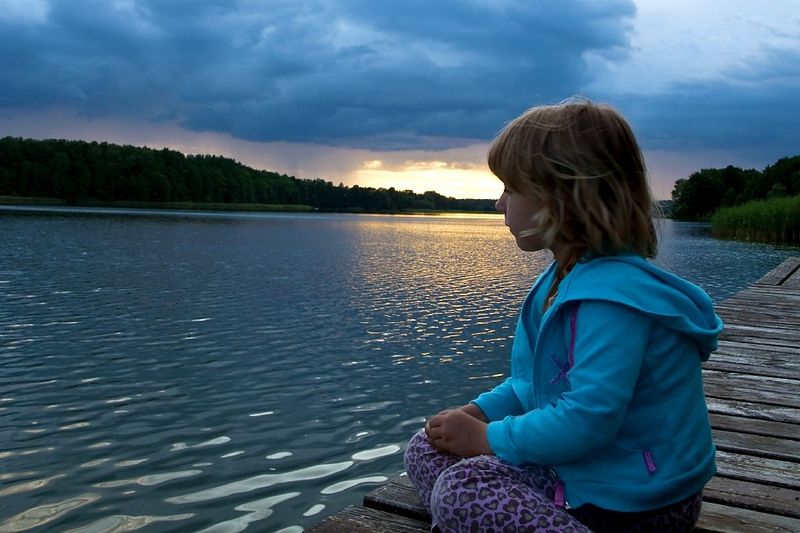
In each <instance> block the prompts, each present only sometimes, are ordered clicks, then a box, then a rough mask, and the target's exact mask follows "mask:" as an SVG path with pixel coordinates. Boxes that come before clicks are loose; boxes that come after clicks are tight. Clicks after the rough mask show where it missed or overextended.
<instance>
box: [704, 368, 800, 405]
mask: <svg viewBox="0 0 800 533" xmlns="http://www.w3.org/2000/svg"><path fill="white" fill-rule="evenodd" d="M703 383H705V384H706V388H707V389H709V390H711V389H713V388H714V387H717V388H722V389H724V390H725V391H726V392H727V397H728V398H730V399H736V400H752V401H754V402H757V403H770V404H774V405H785V406H787V407H797V408H800V380H796V379H790V378H778V377H769V376H754V375H752V374H745V373H733V372H719V371H716V370H711V369H708V370H703Z"/></svg>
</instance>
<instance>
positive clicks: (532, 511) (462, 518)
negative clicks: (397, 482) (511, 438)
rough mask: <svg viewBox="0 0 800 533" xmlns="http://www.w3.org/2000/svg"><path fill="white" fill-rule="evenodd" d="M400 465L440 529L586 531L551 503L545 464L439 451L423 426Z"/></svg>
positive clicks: (551, 482) (561, 509)
mask: <svg viewBox="0 0 800 533" xmlns="http://www.w3.org/2000/svg"><path fill="white" fill-rule="evenodd" d="M405 467H406V472H407V473H408V477H409V478H410V479H411V481H412V482H413V483H414V486H416V487H417V490H418V491H419V493H420V497H421V498H422V501H423V503H424V504H425V505H427V506H428V507H429V508H430V510H431V516H432V518H433V524H434V525H435V526H438V527H439V529H441V530H443V531H513V532H516V531H520V532H524V531H537V530H538V531H555V532H559V531H560V532H573V533H579V532H580V533H588V532H589V529H588V528H587V527H586V526H584V525H583V524H581V523H580V522H578V521H577V520H576V519H575V518H574V517H572V516H570V514H569V513H567V511H566V510H565V509H563V508H561V507H558V506H556V505H555V503H554V502H553V495H554V492H555V485H554V482H553V480H552V479H551V478H550V477H549V475H548V470H547V469H546V468H543V467H540V466H536V465H526V466H515V465H512V464H510V463H507V462H505V461H503V460H501V459H498V458H497V457H494V456H490V455H480V456H477V457H469V458H467V459H464V458H462V457H458V456H456V455H451V454H447V453H442V452H440V451H439V450H437V449H436V448H434V447H433V446H431V445H430V444H429V443H428V439H427V437H426V436H425V433H424V432H419V433H417V434H416V435H414V437H413V438H412V439H411V442H409V444H408V448H407V449H406V454H405Z"/></svg>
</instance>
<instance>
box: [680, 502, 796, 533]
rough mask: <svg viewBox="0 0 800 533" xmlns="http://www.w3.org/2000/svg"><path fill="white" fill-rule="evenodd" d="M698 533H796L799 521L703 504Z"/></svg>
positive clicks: (724, 506)
mask: <svg viewBox="0 0 800 533" xmlns="http://www.w3.org/2000/svg"><path fill="white" fill-rule="evenodd" d="M695 531H696V532H698V533H718V532H725V533H797V532H798V531H800V520H798V519H796V518H789V517H787V516H778V515H774V514H768V513H760V512H758V511H750V510H748V509H737V508H736V507H729V506H727V505H720V504H717V503H710V502H709V503H703V510H702V512H701V514H700V520H699V521H698V522H697V527H696V528H695Z"/></svg>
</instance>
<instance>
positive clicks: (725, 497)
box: [703, 476, 800, 518]
mask: <svg viewBox="0 0 800 533" xmlns="http://www.w3.org/2000/svg"><path fill="white" fill-rule="evenodd" d="M703 500H704V501H708V502H712V503H720V504H724V505H729V506H732V507H742V508H745V509H751V510H754V511H759V512H763V513H770V514H779V515H782V516H789V517H792V518H800V491H797V490H793V489H786V488H783V487H772V486H770V485H764V484H760V483H753V482H750V481H742V480H739V479H729V478H723V477H720V476H715V477H713V478H712V479H711V481H709V482H708V484H707V485H706V487H705V488H704V489H703Z"/></svg>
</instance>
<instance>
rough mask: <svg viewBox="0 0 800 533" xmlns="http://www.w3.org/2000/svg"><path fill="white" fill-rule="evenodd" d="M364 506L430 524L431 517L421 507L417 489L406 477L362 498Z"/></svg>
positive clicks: (422, 506)
mask: <svg viewBox="0 0 800 533" xmlns="http://www.w3.org/2000/svg"><path fill="white" fill-rule="evenodd" d="M364 506H365V507H370V508H372V509H379V510H382V511H386V512H391V513H396V514H399V515H402V516H406V517H408V518H413V519H415V520H420V521H423V522H425V521H427V522H430V520H431V515H430V512H428V509H427V508H426V507H425V506H424V505H422V501H421V500H420V499H419V494H418V493H417V489H415V488H414V486H413V485H412V484H411V480H410V479H408V477H407V476H401V477H398V478H394V479H392V480H390V481H389V482H388V483H386V484H384V485H381V486H380V487H378V488H377V489H375V490H373V491H372V492H370V493H369V494H367V495H366V496H364Z"/></svg>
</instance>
